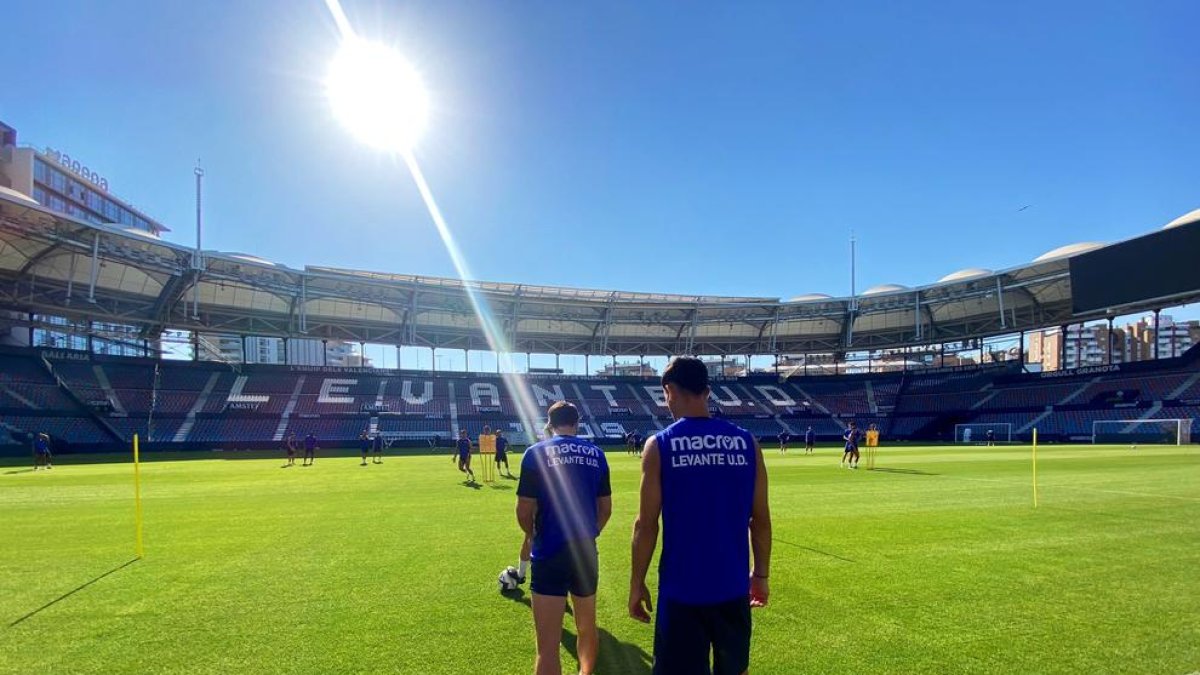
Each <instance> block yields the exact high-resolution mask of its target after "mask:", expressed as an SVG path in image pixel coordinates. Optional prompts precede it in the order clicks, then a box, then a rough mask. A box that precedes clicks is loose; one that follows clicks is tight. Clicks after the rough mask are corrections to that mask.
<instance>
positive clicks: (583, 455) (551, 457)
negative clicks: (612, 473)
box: [544, 442, 600, 469]
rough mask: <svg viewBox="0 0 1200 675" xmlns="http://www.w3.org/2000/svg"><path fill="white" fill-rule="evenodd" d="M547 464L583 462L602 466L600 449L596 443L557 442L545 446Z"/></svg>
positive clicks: (594, 466) (560, 464)
mask: <svg viewBox="0 0 1200 675" xmlns="http://www.w3.org/2000/svg"><path fill="white" fill-rule="evenodd" d="M544 452H545V454H546V466H563V465H565V464H583V465H584V466H590V467H593V468H597V469H598V468H600V460H599V459H598V457H599V456H600V449H599V448H597V447H596V446H594V445H585V444H581V443H569V442H568V443H555V444H553V445H547V446H545V450H544Z"/></svg>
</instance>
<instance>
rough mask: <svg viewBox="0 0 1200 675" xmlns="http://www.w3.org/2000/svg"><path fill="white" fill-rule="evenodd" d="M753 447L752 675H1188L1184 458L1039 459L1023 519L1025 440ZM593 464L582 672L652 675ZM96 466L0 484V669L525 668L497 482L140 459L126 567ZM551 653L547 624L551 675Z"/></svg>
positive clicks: (1196, 594) (447, 475) (1088, 454)
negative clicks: (845, 460) (589, 662)
mask: <svg viewBox="0 0 1200 675" xmlns="http://www.w3.org/2000/svg"><path fill="white" fill-rule="evenodd" d="M764 450H765V452H766V455H767V461H768V470H769V474H770V480H771V507H772V512H773V520H774V539H775V545H774V558H773V565H772V579H771V584H772V585H771V593H772V595H771V602H770V606H769V607H767V608H765V609H761V610H756V611H755V614H754V621H755V624H754V631H755V633H754V646H753V654H752V661H751V672H754V673H798V672H855V673H865V672H923V673H928V672H1025V673H1031V672H1138V673H1187V672H1191V671H1194V670H1197V669H1200V449H1197V448H1196V447H1195V446H1192V447H1187V446H1184V447H1182V448H1179V447H1147V446H1142V447H1140V448H1139V449H1136V450H1134V449H1131V448H1129V447H1126V446H1121V447H1114V446H1101V447H1096V446H1044V447H1042V448H1040V449H1039V451H1038V475H1039V484H1040V505H1039V508H1037V509H1036V510H1035V509H1034V508H1033V504H1032V489H1031V480H1030V452H1029V448H1028V447H1024V446H1012V447H997V448H984V447H902V448H891V447H884V448H882V449H881V451H880V454H879V460H878V470H876V471H866V470H864V469H860V470H858V471H850V470H846V469H839V468H838V467H837V458H838V456H839V455H840V451H838V450H836V449H833V448H820V449H818V451H817V453H816V454H815V455H811V456H805V455H804V454H803V451H801V450H796V449H792V450H791V451H790V452H789V454H788V455H786V456H780V454H779V453H778V451H777V450H776V449H774V448H770V447H767V448H765V449H764ZM513 454H514V462H513V465H514V466H513V468H514V471H515V470H517V469H518V468H519V467H518V465H519V454H516V453H513ZM608 456H609V463H610V466H611V468H612V484H613V491H614V492H613V518H612V521H611V523H610V525H609V527H608V529H607V530H605V532H604V533H603V535H602V536H601V538H600V555H601V576H600V591H599V596H598V603H599V622H600V628H601V648H600V661H599V668H598V672H599V673H647V672H649V664H650V651H651V636H652V632H651V628H650V627H649V626H645V625H642V624H639V623H635V622H634V621H632V620H630V619H629V618H627V616H626V609H625V602H626V595H627V589H628V584H629V536H630V529H631V525H632V522H633V517H634V514H635V511H636V495H637V481H638V476H639V473H638V463H637V460H636V459H635V458H633V457H630V456H628V455H626V454H625V453H624V451H623V450H619V449H618V450H614V451H610V452H609V454H608ZM97 459H98V458H94V457H91V458H89V457H82V456H70V457H61V458H59V460H60V463H59V464H56V466H55V468H54V469H53V470H52V471H49V472H45V471H39V472H36V473H35V472H32V471H30V470H29V467H28V466H27V465H26V464H20V465H18V464H16V463H15V462H16V461H17V460H14V459H11V458H10V459H6V460H4V464H3V466H0V623H2V625H0V672H3V673H58V672H71V673H145V672H202V673H230V672H238V673H265V672H272V673H352V672H403V673H454V674H461V673H480V674H482V673H524V672H529V671H530V670H531V666H532V657H533V645H534V640H533V629H532V621H531V618H530V610H529V607H528V596H527V595H523V594H522V595H520V596H516V597H504V596H501V595H500V594H499V593H498V592H497V585H496V576H497V574H498V573H499V572H500V570H501V569H503V568H504V567H505V566H507V565H512V564H515V562H516V558H517V549H518V546H519V544H520V535H519V530H518V528H517V525H516V522H515V518H514V515H513V506H514V501H515V496H514V493H515V485H516V483H515V481H511V480H507V479H504V478H501V479H500V480H499V481H498V482H497V483H495V484H494V485H485V486H483V487H480V488H474V487H469V486H466V485H464V484H463V482H462V479H461V476H460V474H459V473H458V472H457V471H456V470H455V469H454V467H453V464H452V462H451V460H450V459H449V455H448V454H443V455H436V456H435V455H413V456H400V453H398V452H397V451H393V452H392V454H391V455H390V456H388V457H386V458H385V460H384V463H383V464H382V465H370V466H367V467H361V466H359V460H358V457H357V456H353V457H351V456H340V457H333V456H328V454H326V455H325V456H322V457H320V458H318V460H317V462H316V465H315V466H313V467H301V466H300V465H299V462H297V465H296V466H295V467H291V468H282V464H283V461H282V460H281V459H280V458H279V457H277V456H268V455H265V454H257V455H250V454H248V453H238V454H236V455H235V454H233V453H204V454H164V455H157V456H152V457H151V458H150V459H149V461H144V462H143V464H142V471H141V477H142V488H143V497H144V504H143V505H144V511H145V549H146V555H145V557H144V558H143V559H141V560H136V561H133V551H134V524H133V523H134V519H133V514H134V508H133V484H132V469H131V465H130V464H129V463H128V462H127V461H124V458H120V461H118V459H117V458H107V459H108V460H109V461H107V462H105V461H97ZM99 459H104V458H99ZM131 561H132V562H131ZM695 564H696V565H700V566H703V565H704V561H703V560H697V561H695ZM650 581H651V588H652V589H653V588H656V579H655V577H654V573H653V572H652V573H651V579H650ZM525 588H526V589H527V588H528V586H526V587H525ZM574 649H575V638H574V628H573V626H572V624H571V621H570V618H569V617H568V620H567V630H566V632H565V634H564V640H563V646H562V656H563V663H564V672H574V671H572V668H577V662H576V661H575V657H574Z"/></svg>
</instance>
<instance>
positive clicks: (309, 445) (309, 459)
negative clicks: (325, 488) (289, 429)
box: [300, 431, 319, 466]
mask: <svg viewBox="0 0 1200 675" xmlns="http://www.w3.org/2000/svg"><path fill="white" fill-rule="evenodd" d="M318 447H319V446H318V445H317V437H316V436H314V435H313V433H312V432H311V431H310V432H308V435H307V436H305V437H304V461H303V462H302V463H301V464H300V466H312V465H313V464H314V463H315V462H316V461H317V448H318Z"/></svg>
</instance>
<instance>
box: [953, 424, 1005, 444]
mask: <svg viewBox="0 0 1200 675" xmlns="http://www.w3.org/2000/svg"><path fill="white" fill-rule="evenodd" d="M989 431H990V432H991V434H990V436H989V434H988V432H989ZM954 442H955V443H960V444H964V445H987V444H988V443H989V442H991V443H1011V442H1012V423H1011V422H986V423H979V422H976V423H973V424H955V425H954Z"/></svg>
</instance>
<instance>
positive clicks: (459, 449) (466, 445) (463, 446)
mask: <svg viewBox="0 0 1200 675" xmlns="http://www.w3.org/2000/svg"><path fill="white" fill-rule="evenodd" d="M450 458H451V461H457V462H458V470H459V471H461V472H463V473H465V474H467V482H469V483H474V482H475V472H474V471H472V470H471V439H470V438H468V437H467V430H466V429H459V430H458V442H457V443H455V444H454V454H452V455H450Z"/></svg>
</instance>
